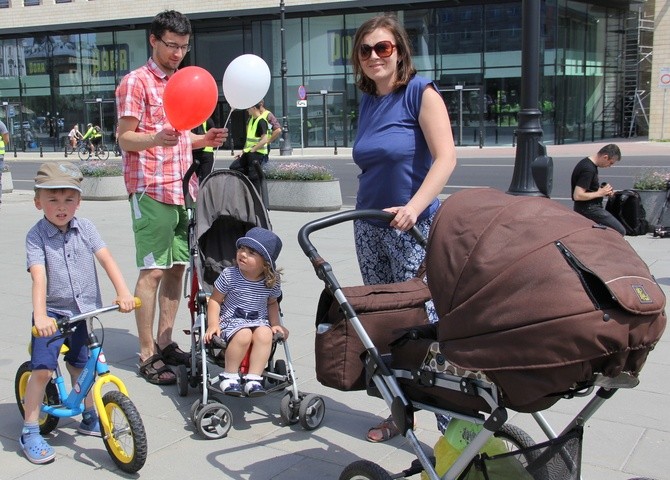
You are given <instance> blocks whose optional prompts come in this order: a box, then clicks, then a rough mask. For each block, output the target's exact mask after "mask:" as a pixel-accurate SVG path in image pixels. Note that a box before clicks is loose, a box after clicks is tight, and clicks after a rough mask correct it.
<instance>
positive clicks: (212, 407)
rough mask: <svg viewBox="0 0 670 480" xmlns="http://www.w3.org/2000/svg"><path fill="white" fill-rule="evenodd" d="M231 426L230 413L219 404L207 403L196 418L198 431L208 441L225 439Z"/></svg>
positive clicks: (231, 415)
mask: <svg viewBox="0 0 670 480" xmlns="http://www.w3.org/2000/svg"><path fill="white" fill-rule="evenodd" d="M232 425H233V414H232V412H231V411H230V409H229V408H228V407H226V406H225V405H222V404H220V403H208V404H207V405H205V406H204V407H202V408H201V409H200V412H198V415H197V417H196V426H197V428H198V431H199V432H200V433H201V434H202V435H203V436H204V437H205V438H207V439H208V440H213V439H217V438H223V437H225V436H226V435H227V434H228V431H229V430H230V427H231V426H232Z"/></svg>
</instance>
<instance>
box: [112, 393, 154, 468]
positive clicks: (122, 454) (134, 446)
mask: <svg viewBox="0 0 670 480" xmlns="http://www.w3.org/2000/svg"><path fill="white" fill-rule="evenodd" d="M102 403H103V404H104V405H105V412H106V413H107V417H108V418H109V423H110V428H111V431H110V432H103V437H102V439H103V441H104V442H105V448H106V449H107V452H109V455H110V456H111V457H112V460H114V463H116V465H117V466H118V467H119V468H120V469H121V470H123V471H124V472H127V473H135V472H137V471H138V470H139V469H140V468H142V467H143V466H144V462H145V461H146V460H147V451H148V448H147V434H146V432H145V431H144V424H143V423H142V418H141V417H140V413H139V412H138V411H137V408H136V407H135V404H133V402H132V401H131V400H130V399H129V398H128V397H126V396H125V395H124V394H123V393H121V392H119V391H112V392H107V393H106V394H105V396H104V397H102Z"/></svg>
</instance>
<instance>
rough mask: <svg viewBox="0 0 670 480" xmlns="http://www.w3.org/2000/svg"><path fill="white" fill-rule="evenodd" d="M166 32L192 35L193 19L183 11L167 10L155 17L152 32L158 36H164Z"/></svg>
mask: <svg viewBox="0 0 670 480" xmlns="http://www.w3.org/2000/svg"><path fill="white" fill-rule="evenodd" d="M165 32H172V33H176V34H177V35H190V34H191V21H190V20H189V19H188V17H187V16H186V15H184V14H183V13H179V12H177V11H175V10H165V11H164V12H161V13H159V14H158V15H156V16H155V17H154V20H153V22H151V31H150V33H151V34H152V35H153V36H154V37H156V38H162V37H163V34H164V33H165Z"/></svg>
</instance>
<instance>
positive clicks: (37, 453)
mask: <svg viewBox="0 0 670 480" xmlns="http://www.w3.org/2000/svg"><path fill="white" fill-rule="evenodd" d="M19 445H21V449H22V450H23V453H24V454H25V456H26V458H27V459H28V460H29V461H30V462H32V463H36V464H41V463H47V462H50V461H52V460H53V459H54V458H56V451H55V450H54V449H53V448H52V447H51V445H49V444H48V443H47V441H46V440H44V438H43V437H42V435H28V436H27V437H26V438H25V439H24V437H23V435H21V437H19Z"/></svg>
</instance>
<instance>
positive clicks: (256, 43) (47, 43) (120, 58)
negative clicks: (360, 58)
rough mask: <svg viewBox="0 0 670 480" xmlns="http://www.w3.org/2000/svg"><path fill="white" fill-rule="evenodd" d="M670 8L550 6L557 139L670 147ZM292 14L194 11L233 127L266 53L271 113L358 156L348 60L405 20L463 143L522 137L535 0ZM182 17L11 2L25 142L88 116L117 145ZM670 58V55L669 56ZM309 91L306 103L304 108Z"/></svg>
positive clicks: (15, 80) (221, 107)
mask: <svg viewBox="0 0 670 480" xmlns="http://www.w3.org/2000/svg"><path fill="white" fill-rule="evenodd" d="M666 2H667V0H657V1H656V3H655V4H654V3H653V2H647V3H644V4H637V3H634V2H633V3H632V2H630V1H628V0H617V1H607V2H599V1H590V2H584V1H581V2H577V1H571V0H541V5H542V18H541V22H542V29H541V31H542V35H541V41H540V50H541V51H540V62H541V68H540V72H541V78H540V96H541V98H540V99H539V104H538V108H539V109H540V110H541V111H542V126H543V130H544V136H543V139H544V141H545V142H548V143H557V144H558V143H567V142H578V141H586V140H596V139H601V138H609V137H614V136H630V135H638V134H642V135H646V134H649V135H650V138H656V139H664V138H665V139H667V138H668V136H669V135H668V126H670V112H669V113H668V119H667V121H666V120H665V113H666V112H665V110H666V107H665V101H666V97H667V94H666V92H667V88H665V87H664V86H663V83H662V82H661V80H660V78H661V76H662V73H663V72H666V70H665V69H664V68H663V61H664V60H668V57H669V56H670V55H668V50H669V48H668V46H667V43H668V40H669V39H670V37H669V34H668V31H670V29H668V28H667V26H666V28H665V29H664V32H665V33H663V34H662V35H659V34H658V28H654V22H655V16H658V17H659V18H660V23H661V24H662V23H663V22H665V23H667V21H668V20H666V19H665V18H664V15H663V12H664V11H665V4H666ZM281 5H283V4H279V3H278V2H275V1H272V2H270V1H266V0H258V1H256V2H254V4H253V6H252V7H249V4H248V3H247V2H242V1H239V0H231V1H226V2H212V1H202V0H184V1H180V2H179V5H178V7H177V8H178V9H179V10H180V11H182V12H183V13H185V14H187V15H188V16H189V18H190V19H191V20H192V22H193V28H194V35H193V38H192V45H193V48H192V50H191V52H190V53H189V54H188V55H187V58H186V59H185V61H184V65H198V66H201V67H203V68H205V69H207V70H208V71H209V72H210V73H211V74H212V75H213V76H214V78H215V79H217V81H218V82H219V90H220V95H219V104H218V106H217V109H216V111H215V114H214V120H215V121H216V122H217V123H218V124H219V125H220V124H221V123H222V122H223V121H224V120H225V119H226V118H227V116H228V113H229V110H230V108H229V106H228V105H227V103H226V101H225V95H224V92H223V91H222V87H221V79H222V77H223V73H224V71H225V69H226V67H227V65H228V64H229V63H230V62H231V61H232V60H233V59H234V58H235V57H237V56H238V55H241V54H243V53H254V54H256V55H258V56H260V57H262V58H263V59H264V60H265V61H266V62H267V64H268V66H269V67H270V71H271V73H272V82H271V85H270V90H269V92H268V94H267V96H266V97H265V101H266V105H268V106H269V108H270V109H271V110H272V111H274V112H275V114H276V115H277V116H278V117H284V116H285V118H286V123H285V124H286V125H287V126H288V127H289V128H288V130H289V139H290V142H291V145H292V146H293V147H294V148H295V147H297V146H300V145H304V146H312V147H314V146H323V147H333V146H335V145H339V146H350V145H351V144H352V142H353V139H354V138H355V135H356V129H357V123H356V117H357V110H358V101H359V98H360V92H359V91H358V90H357V89H356V87H355V85H354V79H353V75H352V69H351V65H350V63H349V61H348V58H349V55H350V53H351V45H352V39H353V35H354V33H355V31H356V28H357V27H358V26H359V25H360V24H361V23H362V22H363V21H365V20H366V19H368V18H369V17H371V16H373V15H375V14H377V13H379V12H383V11H393V12H395V13H397V15H398V17H399V18H400V20H401V21H402V23H403V24H404V25H405V27H406V29H407V30H408V33H409V34H410V38H411V40H412V44H413V48H414V54H415V55H414V60H415V63H416V66H417V69H418V70H419V74H421V75H424V76H427V77H430V78H433V79H434V80H435V81H436V83H437V84H438V86H439V88H440V90H441V91H442V93H443V97H444V99H445V102H446V103H447V106H448V109H449V113H450V116H451V120H452V125H453V129H454V138H455V139H456V141H457V143H458V144H460V145H495V144H510V143H512V142H513V141H514V130H515V128H516V122H517V113H518V111H519V100H520V93H519V92H520V90H521V88H522V78H521V57H522V55H521V51H522V45H521V42H522V34H521V33H522V32H521V21H522V14H523V6H522V2H521V1H483V0H464V1H459V2H423V1H416V2H412V3H411V5H408V4H405V3H400V2H397V1H395V0H394V1H391V2H390V3H389V2H388V1H387V2H378V1H374V0H373V1H360V0H358V1H350V0H340V1H338V0H331V1H319V0H316V1H310V2H305V1H304V0H296V1H293V0H289V2H288V3H287V4H286V5H285V15H284V16H285V20H284V22H283V25H282V21H281V18H280V6H281ZM172 7H173V5H172V4H169V3H168V2H165V1H162V0H161V1H159V0H146V1H143V2H136V1H133V0H70V1H68V0H0V102H2V103H1V106H2V110H0V118H3V120H6V121H7V122H6V123H7V124H8V127H9V128H10V131H11V134H12V138H13V139H14V145H17V146H18V148H20V149H22V148H38V147H39V146H43V147H45V148H54V149H58V148H61V147H62V145H63V142H64V137H65V136H66V135H67V132H68V131H69V130H70V128H71V127H72V125H73V124H75V123H77V124H79V125H80V126H81V125H82V124H84V125H85V124H86V123H87V122H91V123H98V124H100V125H101V126H102V128H103V130H104V132H105V134H106V141H108V142H109V141H111V139H112V138H113V132H114V129H115V123H116V112H115V106H114V90H115V88H116V85H118V83H119V81H120V79H121V78H122V77H123V75H125V74H126V73H128V72H129V71H131V70H132V69H134V68H137V67H139V66H141V65H142V64H144V63H145V62H146V60H147V58H148V57H149V55H150V51H149V47H148V41H147V39H148V26H149V23H150V21H151V18H152V17H153V16H154V15H155V14H156V13H157V12H159V11H161V10H164V9H166V8H172ZM654 8H655V10H654ZM282 26H283V31H284V45H283V46H284V48H282ZM36 31H39V32H42V33H40V34H35V33H34V32H36ZM654 42H659V43H660V42H662V44H663V47H662V48H661V47H659V46H657V45H655V44H654ZM659 50H660V51H661V52H664V55H665V58H663V57H662V56H661V57H660V60H659V61H657V59H659V56H658V54H657V52H658V51H659ZM652 52H653V55H652ZM282 58H285V59H286V65H287V71H286V74H285V76H282V72H281V65H282ZM665 64H667V66H669V67H670V62H665ZM663 78H664V77H663ZM284 83H285V84H286V98H287V102H286V105H284V104H283V103H284V102H283V97H284V96H283V91H282V85H283V84H284ZM300 86H304V87H305V92H306V104H307V105H306V106H304V107H299V106H298V104H297V100H298V89H299V87H300ZM652 100H653V101H652ZM650 103H651V109H650ZM244 115H245V112H238V111H234V112H233V114H232V117H231V122H230V124H229V128H230V129H231V138H232V143H233V144H232V145H229V147H231V148H238V149H239V148H240V147H241V146H242V144H243V138H244V133H245V131H244V121H245V118H244Z"/></svg>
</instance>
